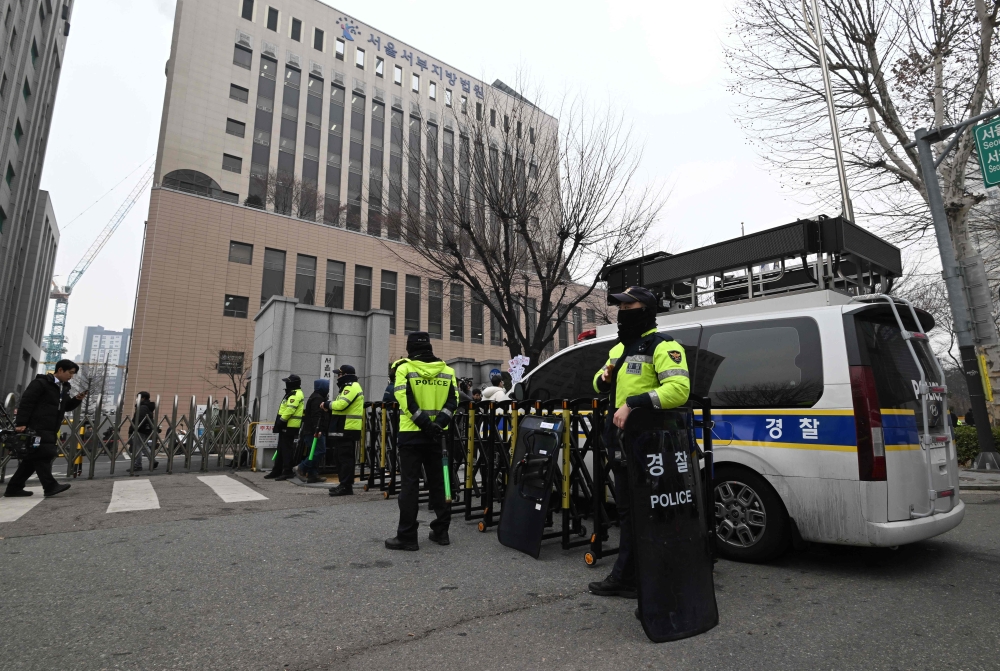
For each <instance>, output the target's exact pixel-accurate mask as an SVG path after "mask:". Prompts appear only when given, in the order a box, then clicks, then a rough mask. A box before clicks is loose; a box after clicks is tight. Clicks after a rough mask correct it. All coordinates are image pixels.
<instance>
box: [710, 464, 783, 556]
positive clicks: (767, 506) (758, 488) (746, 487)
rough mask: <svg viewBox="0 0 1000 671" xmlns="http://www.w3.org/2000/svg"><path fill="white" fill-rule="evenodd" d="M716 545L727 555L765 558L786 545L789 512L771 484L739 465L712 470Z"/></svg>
mask: <svg viewBox="0 0 1000 671" xmlns="http://www.w3.org/2000/svg"><path fill="white" fill-rule="evenodd" d="M715 536H716V539H715V547H716V549H717V550H718V552H719V554H720V555H722V556H723V557H726V558H727V559H733V560H735V561H745V562H765V561H769V560H771V559H774V558H775V557H777V556H778V555H780V554H781V553H782V552H784V551H785V550H786V549H787V548H788V543H789V539H790V538H791V536H790V529H789V523H788V513H787V511H786V510H785V506H784V504H783V503H782V502H781V498H780V497H779V496H778V494H777V492H775V491H774V488H773V487H771V485H770V483H768V482H767V480H765V479H764V478H762V477H761V476H760V475H758V474H757V473H755V472H753V471H751V470H750V469H748V468H741V467H738V466H720V467H718V468H717V469H716V471H715Z"/></svg>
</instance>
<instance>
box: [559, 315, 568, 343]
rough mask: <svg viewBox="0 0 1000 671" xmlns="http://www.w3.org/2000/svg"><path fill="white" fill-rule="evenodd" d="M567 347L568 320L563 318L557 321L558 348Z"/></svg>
mask: <svg viewBox="0 0 1000 671" xmlns="http://www.w3.org/2000/svg"><path fill="white" fill-rule="evenodd" d="M566 347H569V322H567V321H566V320H565V319H564V320H562V321H561V322H559V349H564V348H566Z"/></svg>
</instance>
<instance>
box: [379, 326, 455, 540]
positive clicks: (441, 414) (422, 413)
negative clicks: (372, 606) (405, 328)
mask: <svg viewBox="0 0 1000 671" xmlns="http://www.w3.org/2000/svg"><path fill="white" fill-rule="evenodd" d="M406 353H407V358H405V359H401V360H400V361H397V362H396V364H395V366H396V381H395V382H396V383H395V386H394V387H393V392H394V394H395V396H396V401H397V402H398V403H399V437H398V445H399V463H400V474H401V476H402V484H401V488H400V492H399V527H398V529H397V530H396V535H395V536H394V537H392V538H389V539H386V541H385V546H386V547H387V548H389V549H390V550H417V549H419V545H418V543H417V526H418V524H419V523H418V522H417V496H418V494H419V489H420V467H421V466H423V468H424V474H425V475H426V477H427V489H428V490H429V492H430V506H431V508H432V509H433V510H434V513H435V515H436V517H435V519H434V521H433V522H431V523H430V527H431V532H430V536H429V537H428V538H429V540H431V541H432V542H434V543H437V544H439V545H448V544H449V543H450V540H449V539H448V527H449V525H450V524H451V507H450V506H449V504H448V503H447V502H446V501H445V496H444V470H443V468H442V463H441V439H442V437H443V434H444V430H445V429H447V428H448V425H449V424H450V423H451V418H452V415H453V414H454V412H455V409H456V408H458V382H457V381H456V380H455V371H454V370H452V369H451V368H450V367H449V366H448V365H447V364H445V362H444V361H441V359H438V358H437V357H436V356H434V350H433V349H432V348H431V338H430V335H428V334H427V333H426V332H425V331H417V332H415V333H411V334H410V335H409V336H408V337H407V339H406Z"/></svg>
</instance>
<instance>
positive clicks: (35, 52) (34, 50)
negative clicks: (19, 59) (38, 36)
mask: <svg viewBox="0 0 1000 671" xmlns="http://www.w3.org/2000/svg"><path fill="white" fill-rule="evenodd" d="M37 60H38V45H37V44H35V40H31V66H32V67H34V66H35V61H37Z"/></svg>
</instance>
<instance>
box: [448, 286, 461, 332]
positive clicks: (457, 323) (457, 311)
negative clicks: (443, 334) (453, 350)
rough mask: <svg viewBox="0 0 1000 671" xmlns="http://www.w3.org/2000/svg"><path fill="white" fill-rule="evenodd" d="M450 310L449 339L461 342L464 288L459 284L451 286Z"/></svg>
mask: <svg viewBox="0 0 1000 671" xmlns="http://www.w3.org/2000/svg"><path fill="white" fill-rule="evenodd" d="M450 308H451V309H450V313H451V314H450V315H449V317H450V319H449V324H448V325H449V326H450V327H451V339H452V340H454V341H456V342H462V340H464V339H465V287H464V286H462V285H461V284H452V285H451V305H450Z"/></svg>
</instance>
